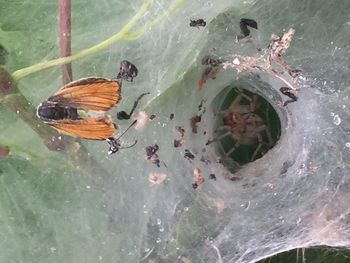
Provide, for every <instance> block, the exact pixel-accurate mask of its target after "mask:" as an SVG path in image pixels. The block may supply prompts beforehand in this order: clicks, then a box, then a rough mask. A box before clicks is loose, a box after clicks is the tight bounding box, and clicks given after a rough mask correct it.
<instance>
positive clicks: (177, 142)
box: [174, 126, 185, 148]
mask: <svg viewBox="0 0 350 263" xmlns="http://www.w3.org/2000/svg"><path fill="white" fill-rule="evenodd" d="M175 130H177V131H178V132H179V133H180V136H181V137H180V139H177V140H176V139H175V140H174V147H175V148H177V147H180V146H182V145H183V144H184V143H185V138H184V137H185V129H184V128H182V127H181V126H176V127H175Z"/></svg>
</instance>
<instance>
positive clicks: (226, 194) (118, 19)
mask: <svg viewBox="0 0 350 263" xmlns="http://www.w3.org/2000/svg"><path fill="white" fill-rule="evenodd" d="M260 2H261V1H233V2H232V1H229V2H228V1H212V2H210V1H200V0H198V1H188V2H186V3H185V4H184V5H183V6H181V8H180V9H179V10H178V11H177V12H176V13H173V14H171V15H169V16H167V17H166V18H164V19H163V20H161V22H160V23H159V24H157V25H156V26H155V27H153V28H152V29H149V30H148V31H147V33H146V34H145V35H143V36H142V37H141V38H140V39H138V40H136V41H125V42H120V43H118V44H117V45H114V46H112V47H110V48H109V49H107V50H105V51H103V52H101V53H99V54H97V55H95V56H92V57H88V58H86V59H83V60H80V61H78V62H76V63H74V64H73V72H74V73H73V74H74V78H75V79H78V78H80V77H86V76H92V75H95V76H101V77H107V78H112V77H114V76H115V75H116V74H117V70H118V65H119V64H118V63H119V61H121V60H123V59H127V60H129V61H131V62H132V63H134V64H135V65H136V66H137V68H138V70H139V75H138V76H137V78H136V79H135V80H134V81H133V82H128V83H123V89H122V96H123V99H122V101H121V103H120V104H119V106H118V109H119V110H120V109H122V110H126V111H129V109H130V108H131V106H132V104H133V102H134V100H135V99H136V98H137V97H138V96H139V95H140V94H141V93H144V92H147V91H149V92H151V94H150V95H148V96H146V97H145V99H144V100H142V102H141V105H140V106H139V109H142V110H144V111H145V112H146V113H147V114H148V115H149V116H150V115H152V114H154V115H155V116H156V117H155V119H154V120H152V121H149V122H148V123H147V125H146V127H145V129H144V130H142V131H135V130H133V131H132V132H129V133H128V134H127V136H126V137H124V143H125V144H129V143H130V142H133V141H134V139H135V138H137V140H138V143H137V145H136V146H135V147H133V148H131V149H127V150H123V151H120V152H118V153H117V154H115V155H112V156H107V155H106V150H107V145H106V144H103V143H101V142H89V141H86V142H83V144H84V146H86V147H87V149H88V151H89V154H90V156H91V157H92V158H93V159H94V160H96V161H97V162H98V163H99V164H100V165H101V166H103V167H104V168H105V169H106V170H107V171H108V172H109V173H110V175H111V176H109V177H102V179H101V178H99V175H98V174H95V172H94V171H90V174H91V177H92V178H94V177H95V178H99V179H98V180H97V183H96V180H91V179H89V178H84V177H81V176H80V174H79V172H77V171H76V170H75V169H74V167H71V165H68V164H66V162H65V161H63V160H62V157H58V156H57V155H56V154H53V153H48V152H47V150H46V149H45V148H44V147H43V146H42V145H41V142H40V140H39V139H38V138H36V136H35V134H34V133H33V132H32V131H30V130H29V128H28V127H24V124H23V123H21V122H20V121H18V120H17V119H16V116H13V115H9V114H8V113H6V112H5V111H4V112H5V113H4V112H3V111H2V112H1V114H2V116H5V117H6V118H5V117H4V118H5V120H8V121H9V122H11V121H13V120H16V121H13V122H14V123H12V124H11V127H7V126H6V127H5V126H4V127H3V128H4V129H3V132H2V134H1V136H0V139H1V142H2V143H3V142H5V143H6V144H11V143H12V144H15V143H18V144H20V145H22V148H21V149H17V150H16V151H15V153H14V154H13V157H12V158H13V160H12V161H11V162H10V161H7V162H6V163H5V162H2V163H1V171H3V174H4V179H3V180H4V181H3V182H6V183H7V186H6V187H4V188H2V190H1V191H2V193H3V195H4V200H5V201H3V202H4V203H3V204H5V203H6V205H3V207H4V208H3V209H4V211H5V207H6V209H7V210H6V214H5V216H4V218H6V223H4V224H3V226H1V229H2V231H0V232H1V233H5V234H7V236H8V238H7V239H6V240H5V241H3V242H2V243H1V246H3V249H4V250H5V251H6V253H5V254H4V255H2V257H3V259H2V261H4V262H10V260H9V259H11V258H16V259H17V261H18V262H20V260H25V259H26V255H27V254H26V253H30V260H32V261H31V262H62V261H66V262H70V261H72V258H74V262H181V261H182V262H256V261H258V260H260V259H263V258H266V257H268V256H271V255H273V254H276V253H279V252H283V251H287V250H290V249H293V248H298V247H311V246H319V245H327V246H333V247H348V246H349V245H350V244H349V240H350V233H349V212H350V211H349V206H348V204H349V199H350V196H349V184H350V181H349V174H350V173H349V171H350V169H349V162H348V160H349V158H350V136H349V133H350V128H349V127H350V126H349V124H350V116H349V108H350V103H349V96H350V86H349V85H350V84H349V77H348V72H349V69H350V68H349V59H348V58H349V56H350V49H349V46H350V43H349V38H348V35H349V33H348V32H349V30H350V16H349V14H350V3H349V1H348V0H343V1H341V0H338V1H336V2H335V3H333V2H331V1H321V2H320V1H311V0H310V1H303V3H299V5H296V4H294V3H293V4H292V2H291V1H286V0H285V1H277V0H271V1H269V2H268V3H266V1H264V3H260ZM45 3H46V2H45ZM45 3H43V4H42V5H39V7H40V8H38V10H41V9H43V10H45V8H47V6H46V7H45ZM28 4H29V1H28V2H25V1H24V4H23V5H22V8H23V12H24V11H25V8H26V6H27V5H28ZM140 4H141V2H140V1H137V2H136V1H129V2H125V1H118V2H116V1H111V0H104V1H74V3H73V37H72V41H73V42H72V45H73V50H81V49H84V48H86V47H89V46H92V45H93V44H96V43H98V42H99V41H102V40H104V39H106V38H108V37H109V36H111V35H113V34H114V33H115V32H116V31H118V29H119V28H120V27H121V26H122V25H124V24H125V23H126V22H127V21H128V20H129V19H130V17H131V16H132V15H133V14H134V13H135V12H136V10H137V9H138V7H139V5H140ZM170 4H171V1H170V0H164V1H151V5H150V7H149V9H148V11H147V12H146V14H145V15H144V17H143V18H142V19H141V20H140V21H139V22H138V23H139V26H142V25H144V24H146V23H147V22H148V21H150V20H152V18H154V17H156V16H158V15H160V14H162V13H164V12H165V10H167V8H168V7H169V5H170ZM48 6H49V7H50V8H51V9H52V16H51V18H52V19H54V17H55V15H56V14H55V9H54V7H52V6H51V5H48ZM17 8H19V7H17ZM11 10H12V9H11ZM20 10H22V9H20ZM15 11H16V12H18V9H13V10H12V12H13V13H14V12H15ZM36 14H40V12H39V11H38V13H36ZM242 17H246V18H252V19H255V20H256V21H257V22H258V28H259V29H258V30H255V29H252V30H251V39H252V41H253V42H252V43H250V42H240V43H234V38H235V36H236V35H237V34H238V33H239V20H240V18H242ZM197 18H203V19H204V20H205V21H206V22H207V26H206V27H205V28H191V27H189V21H190V19H197ZM8 19H10V18H8ZM26 19H28V23H31V20H32V19H34V17H30V16H29V18H26ZM74 25H76V26H74ZM50 26H51V24H50ZM54 26H55V25H53V24H52V27H51V28H54ZM38 27H39V26H38ZM290 27H293V28H294V29H295V30H296V32H295V35H294V37H293V40H292V42H291V45H290V47H289V49H288V50H287V52H286V54H285V56H284V57H285V59H286V61H287V62H288V64H289V65H290V66H292V67H294V68H300V69H302V70H303V72H304V75H305V77H306V80H305V81H304V82H302V83H300V90H299V91H298V101H297V102H294V103H291V104H289V105H288V106H287V107H284V108H283V107H280V106H278V103H279V102H280V101H282V100H284V99H285V97H283V95H282V94H281V93H280V92H279V88H280V87H281V86H283V85H284V84H283V82H282V81H281V80H280V79H278V78H276V77H275V76H273V75H271V74H268V73H266V72H260V71H254V74H251V73H248V72H246V73H237V72H236V71H234V70H233V69H229V68H228V69H226V70H222V71H220V72H219V73H218V75H217V77H216V79H214V80H208V81H207V82H206V84H205V86H204V88H203V90H201V91H200V90H198V80H199V79H200V78H201V74H202V71H203V70H204V67H203V66H202V65H201V58H202V57H203V56H205V55H208V54H209V53H210V52H213V48H215V51H214V54H215V55H216V56H218V57H225V58H227V57H230V56H232V55H234V54H240V55H242V56H250V57H254V56H259V54H260V53H259V52H258V51H257V48H256V47H260V48H266V47H267V45H268V43H269V42H270V37H271V35H272V34H277V35H281V34H283V33H284V32H286V31H287V30H288V29H289V28H290ZM2 28H4V25H3V24H2ZM33 30H35V28H34V29H33ZM48 31H49V30H48ZM48 31H45V30H44V31H43V32H42V34H43V35H45V36H46V35H47V36H48V39H51V40H50V41H49V42H50V44H51V45H52V46H55V41H56V39H55V35H54V34H53V33H50V32H48ZM0 32H2V31H0ZM28 38H29V37H28ZM9 39H11V38H10V37H9ZM31 41H36V40H31ZM45 41H46V40H45ZM4 42H6V39H4ZM9 43H10V42H9ZM34 43H36V42H34ZM1 44H4V45H5V46H6V44H7V43H1ZM7 46H9V44H7ZM33 46H34V45H33ZM45 46H47V45H45ZM10 49H11V48H10ZM19 51H22V53H21V54H23V52H24V54H27V53H26V52H25V49H24V48H23V46H22V47H21V46H16V45H15V46H13V47H12V50H10V56H11V52H12V54H14V53H15V54H17V57H16V60H11V59H10V61H9V64H8V65H7V66H8V68H9V69H11V70H12V69H17V68H18V67H19V68H20V67H21V66H22V65H20V66H18V64H16V63H19V62H18V61H19V60H20V57H21V56H20V55H19V53H18V52H19ZM29 51H32V52H33V53H35V51H38V53H39V54H34V55H33V56H37V57H35V59H36V60H37V61H41V60H45V59H51V58H53V57H55V56H56V51H57V50H56V49H55V48H51V49H50V48H46V49H44V50H43V51H42V52H41V51H40V50H39V48H34V47H32V46H30V48H29ZM73 52H74V51H73ZM38 83H40V87H41V88H40V92H33V87H37V86H38ZM232 83H240V84H242V83H243V84H244V86H245V87H247V88H248V89H249V90H250V91H252V92H255V93H258V94H259V95H261V96H263V97H264V98H266V99H267V100H268V101H270V103H271V104H272V105H273V107H274V108H275V109H276V111H277V113H278V115H279V117H280V119H281V123H282V130H281V138H280V140H279V141H278V142H277V144H276V146H275V147H274V148H273V149H271V150H270V151H268V152H267V153H266V154H265V155H264V156H263V157H262V158H260V159H258V160H256V161H255V162H253V163H250V164H248V165H246V166H244V167H242V168H241V169H240V170H239V171H238V172H237V173H235V174H234V175H230V173H229V172H228V170H227V169H226V168H225V167H224V166H223V165H222V164H220V163H219V162H218V161H217V159H218V154H217V152H216V151H215V147H212V146H205V144H206V142H207V140H208V138H209V137H210V136H212V132H213V129H214V127H215V125H216V124H215V122H216V119H215V116H214V110H215V109H214V108H213V104H212V102H213V101H214V100H215V98H216V96H217V95H218V94H219V93H220V92H222V91H223V90H224V89H225V88H227V87H228V86H230V85H232ZM59 86H60V79H59V70H58V69H57V70H49V71H46V72H45V73H39V74H37V75H35V76H30V77H28V78H27V79H26V81H21V82H20V84H19V87H20V89H21V91H22V92H23V94H24V95H25V96H26V97H27V98H28V99H29V100H30V101H31V102H32V103H33V105H38V104H39V103H40V102H41V101H43V99H45V98H47V97H48V96H49V95H50V94H52V93H53V92H54V91H55V89H56V88H58V87H59ZM201 103H202V105H203V107H202V109H200V110H199V109H198V107H199V105H200V104H201ZM204 108H205V112H204ZM116 111H117V110H116ZM172 113H173V114H174V118H173V119H172V120H171V119H170V115H171V114H172ZM111 114H112V117H113V118H114V119H116V118H115V112H112V113H111ZM196 115H201V121H200V122H199V123H198V131H197V133H193V132H192V131H191V130H192V127H191V125H190V119H191V118H192V117H193V116H196ZM118 125H119V128H120V131H121V132H122V131H123V130H125V128H126V127H127V126H128V125H129V123H128V122H127V121H126V122H125V121H124V122H123V121H120V122H118ZM176 126H181V127H183V128H184V130H185V134H184V144H183V145H182V146H181V147H177V148H175V147H174V140H175V139H179V138H180V137H181V134H180V133H179V132H178V130H177V129H176ZM12 134H14V135H12ZM154 144H157V145H158V146H159V150H158V152H157V154H158V156H159V159H160V167H159V168H158V167H157V166H156V165H154V164H152V163H151V162H149V161H148V160H146V158H145V154H146V153H145V147H146V146H150V145H152V146H153V145H154ZM36 145H40V146H36ZM27 146H28V147H27ZM26 147H27V149H24V148H26ZM203 149H204V150H203ZM186 150H188V151H190V152H191V153H193V154H194V156H195V157H194V159H193V160H192V159H189V158H185V157H184V155H185V153H186ZM46 154H47V155H46ZM34 156H36V157H35V158H37V159H35V158H34ZM202 157H203V158H202ZM38 160H39V161H38ZM43 160H44V161H43ZM203 160H204V161H203ZM21 162H25V163H26V165H22V166H21V165H20V163H21ZM56 162H57V163H58V164H57V163H56ZM42 163H45V164H46V165H45V168H43V167H42ZM53 163H55V165H53ZM195 168H198V169H199V170H200V173H201V175H202V177H203V178H204V182H203V183H202V184H201V185H199V187H198V188H197V189H193V185H192V184H193V172H194V169H195ZM26 171H27V172H26ZM6 174H7V177H6ZM13 174H14V175H16V176H13V177H10V176H9V175H13ZM211 174H215V177H216V180H214V179H210V175H211ZM34 175H40V176H37V177H35V176H34ZM61 175H62V176H61ZM230 176H231V180H229V179H228V177H230ZM232 176H233V177H232ZM152 178H153V180H152ZM232 178H235V179H234V180H232ZM49 179H50V180H49ZM157 179H158V181H157V182H155V180H157ZM162 179H165V180H164V181H162ZM28 182H29V183H28ZM20 186H26V187H25V188H24V190H23V191H24V193H26V194H27V196H29V199H28V200H31V201H32V203H31V202H26V201H25V200H26V199H25V197H24V196H22V193H21V191H22V190H21V188H20ZM48 186H50V187H48ZM47 188H49V189H50V191H51V192H50V191H46V190H45V189H47ZM61 189H65V190H64V191H63V190H61ZM67 189H69V190H67ZM61 191H62V192H61ZM10 193H11V194H10ZM48 197H50V198H52V200H51V199H50V198H48ZM54 197H59V198H58V199H57V200H59V201H55V199H54ZM47 199H49V201H47ZM11 203H12V204H15V205H13V206H11V205H10V204H11ZM23 211H25V212H23ZM28 213H29V214H30V215H32V216H28ZM13 215H15V217H16V218H20V219H18V220H20V224H18V222H17V223H14V222H12V221H11V218H12V217H13ZM57 215H60V216H57ZM17 216H18V217H17ZM9 226H10V227H11V228H12V229H15V231H14V234H13V235H10V232H9V230H8V227H9ZM23 233H24V235H23ZM22 239H23V240H25V241H29V240H33V243H31V246H29V248H30V249H29V248H28V247H26V248H24V246H25V244H20V243H19V244H17V246H16V247H15V248H14V249H13V250H10V247H12V245H13V244H16V242H17V241H18V240H22ZM23 242H24V241H23ZM36 246H38V247H41V249H38V250H35V249H34V248H35V247H36ZM11 251H12V252H11ZM19 251H22V252H23V251H24V252H25V253H23V254H22V256H17V254H18V252H19ZM29 251H30V252H29ZM15 255H16V256H15ZM68 259H69V260H68ZM186 260H190V261H186Z"/></svg>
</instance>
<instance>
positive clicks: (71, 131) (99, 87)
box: [37, 61, 137, 153]
mask: <svg viewBox="0 0 350 263" xmlns="http://www.w3.org/2000/svg"><path fill="white" fill-rule="evenodd" d="M136 76H137V68H136V67H135V66H134V65H133V64H131V63H130V62H128V61H122V62H121V66H120V72H119V74H118V77H117V79H116V80H111V79H105V78H98V77H89V78H83V79H79V80H76V81H73V82H70V83H68V84H66V85H65V86H63V87H62V88H60V89H59V90H58V91H57V92H56V93H54V94H53V95H52V96H50V97H49V98H48V99H47V100H46V101H44V102H43V103H41V104H40V105H39V106H38V108H37V116H38V117H39V119H41V120H42V121H43V122H44V123H46V124H48V125H50V126H51V127H53V128H54V129H56V130H57V131H58V132H60V133H63V134H66V135H70V136H73V137H79V138H83V139H88V140H107V141H108V142H109V144H110V149H109V153H114V152H116V151H118V149H119V148H120V143H119V140H118V139H115V138H114V135H115V133H116V132H117V125H116V124H115V123H113V121H112V119H111V117H110V116H109V115H106V112H107V111H108V110H110V109H111V108H113V107H114V106H115V105H117V104H118V102H119V101H120V100H121V94H120V93H121V92H120V91H121V83H122V79H123V80H127V81H132V80H133V78H134V77H136ZM135 107H136V105H135ZM91 111H93V112H99V113H102V114H98V116H90V115H88V114H87V116H86V114H81V112H87V113H89V112H91ZM122 113H124V114H123V115H124V117H123V118H124V119H128V118H130V115H131V113H130V115H128V114H126V113H125V112H122Z"/></svg>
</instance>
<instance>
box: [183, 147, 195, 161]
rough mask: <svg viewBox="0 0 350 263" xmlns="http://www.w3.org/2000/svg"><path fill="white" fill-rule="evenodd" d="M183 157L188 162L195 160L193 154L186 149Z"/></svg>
mask: <svg viewBox="0 0 350 263" xmlns="http://www.w3.org/2000/svg"><path fill="white" fill-rule="evenodd" d="M184 157H185V158H186V159H187V160H189V161H192V160H193V159H194V158H195V156H194V154H193V153H191V152H190V150H188V149H185V155H184Z"/></svg>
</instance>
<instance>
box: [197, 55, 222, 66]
mask: <svg viewBox="0 0 350 263" xmlns="http://www.w3.org/2000/svg"><path fill="white" fill-rule="evenodd" d="M223 62H224V61H223V60H221V59H217V58H214V57H212V56H210V55H206V56H204V57H203V58H202V65H206V66H212V67H217V66H219V65H220V64H222V63H223Z"/></svg>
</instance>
